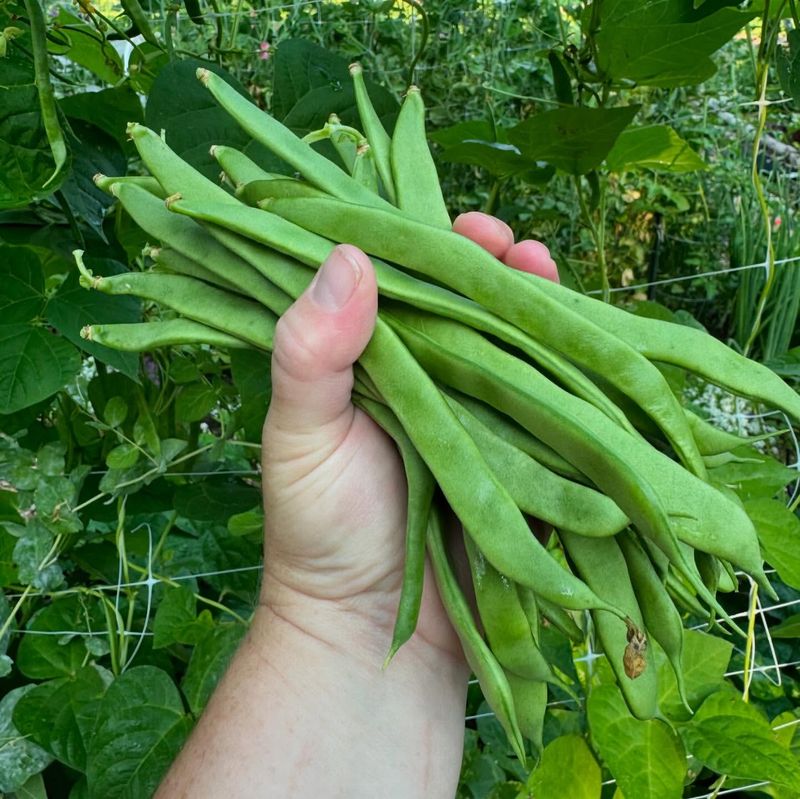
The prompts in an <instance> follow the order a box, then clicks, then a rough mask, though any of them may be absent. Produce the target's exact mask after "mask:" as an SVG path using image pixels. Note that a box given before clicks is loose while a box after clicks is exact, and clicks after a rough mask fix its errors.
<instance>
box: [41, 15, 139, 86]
mask: <svg viewBox="0 0 800 799" xmlns="http://www.w3.org/2000/svg"><path fill="white" fill-rule="evenodd" d="M56 8H57V10H58V16H57V17H56V23H55V27H54V28H53V29H52V30H51V34H50V37H49V39H48V50H49V51H50V52H51V53H53V54H54V55H65V56H67V57H68V58H69V60H70V61H74V62H75V63H76V64H80V65H81V66H82V67H85V68H86V69H88V70H89V71H90V72H93V73H94V74H95V75H97V77H98V78H100V80H101V81H103V83H112V84H114V83H118V82H119V81H121V80H122V79H123V78H124V77H125V70H124V69H123V66H122V59H121V58H120V56H119V53H118V52H117V51H116V50H115V49H114V48H113V47H112V46H111V43H110V42H109V41H108V39H106V38H105V37H104V36H103V35H102V34H101V33H99V32H98V30H97V28H95V27H94V25H89V24H88V23H87V22H85V21H84V20H82V19H81V18H80V17H79V16H77V15H76V14H74V13H73V12H72V11H70V10H68V9H66V8H64V7H63V6H56Z"/></svg>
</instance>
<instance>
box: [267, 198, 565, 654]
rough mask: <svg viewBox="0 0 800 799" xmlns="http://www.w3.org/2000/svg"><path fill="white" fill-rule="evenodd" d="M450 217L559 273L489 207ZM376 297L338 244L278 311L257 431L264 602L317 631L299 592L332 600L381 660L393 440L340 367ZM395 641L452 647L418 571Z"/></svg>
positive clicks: (364, 272) (399, 521)
mask: <svg viewBox="0 0 800 799" xmlns="http://www.w3.org/2000/svg"><path fill="white" fill-rule="evenodd" d="M453 229H454V230H455V231H456V232H457V233H460V234H461V235H464V236H467V237H468V238H471V239H472V240H473V241H475V242H477V243H478V244H480V245H481V246H483V247H484V248H485V249H486V250H488V251H489V252H490V253H492V254H493V255H494V256H495V257H497V258H499V259H500V260H502V261H503V262H504V263H506V264H507V265H508V266H511V267H513V268H517V269H521V270H523V271H528V272H535V273H537V274H540V275H542V276H543V277H548V278H550V279H554V280H557V279H558V275H557V270H556V266H555V263H554V262H553V261H552V259H551V258H550V253H549V252H548V250H547V248H546V247H545V246H544V245H543V244H541V243H540V242H537V241H521V242H519V243H516V244H515V243H514V239H513V234H512V232H511V229H510V228H509V227H508V225H506V224H505V223H503V222H500V221H499V220H497V219H494V218H493V217H490V216H487V215H485V214H481V213H477V212H473V213H467V214H463V215H462V216H460V217H458V219H456V221H455V223H454V225H453ZM376 309H377V297H376V284H375V274H374V271H373V269H372V266H371V264H370V262H369V259H368V258H366V257H365V256H364V254H363V253H361V252H360V251H359V250H357V249H356V248H354V247H350V246H347V245H342V246H340V247H337V248H336V250H335V251H334V252H333V254H332V255H331V257H330V258H329V259H328V261H327V262H326V264H325V265H324V267H323V268H322V269H321V270H320V272H319V273H318V275H317V277H316V278H315V280H314V281H313V283H312V285H311V286H310V288H309V289H308V291H307V292H306V293H305V294H304V295H303V296H302V297H300V299H298V301H297V302H296V303H295V304H294V305H293V306H292V307H291V308H290V309H289V310H288V311H287V312H286V314H284V316H283V317H282V318H281V320H280V322H279V325H278V330H277V332H276V336H275V352H274V356H273V372H272V381H273V395H272V404H271V405H270V410H269V414H268V415H267V420H266V424H265V426H264V440H263V453H264V454H263V483H264V502H265V508H266V545H265V577H264V592H263V602H264V603H265V604H266V605H267V606H268V607H270V608H271V609H272V610H273V611H274V612H276V613H278V614H279V615H282V616H287V617H289V620H290V621H291V623H292V624H294V625H296V626H297V627H300V628H303V629H306V631H307V632H309V633H310V634H312V635H314V636H318V637H319V636H321V637H323V638H325V637H326V635H327V633H326V630H325V629H319V628H318V626H317V625H316V622H315V619H316V618H317V616H316V615H315V614H313V613H308V606H307V604H306V601H305V600H309V599H310V600H321V601H323V602H325V603H327V604H329V605H330V606H331V607H336V608H337V609H338V610H339V611H341V612H343V613H344V614H345V615H347V616H348V617H350V618H351V619H354V620H357V622H358V625H359V626H360V628H361V629H362V630H363V631H364V632H365V633H366V634H367V645H368V647H369V651H368V653H366V654H367V656H368V657H371V658H376V660H375V662H381V661H382V658H383V656H384V655H385V653H386V651H387V650H388V646H389V642H390V640H391V632H392V626H393V623H394V614H395V612H396V608H397V600H398V596H399V591H400V585H401V581H402V568H403V546H404V534H405V510H406V486H405V478H404V473H403V465H402V462H401V460H400V458H399V456H398V454H397V452H396V450H395V447H394V444H393V442H392V441H391V439H390V438H389V437H388V436H387V435H386V434H384V433H383V431H382V430H381V429H380V428H379V427H378V426H377V425H376V424H375V423H374V422H373V421H372V420H371V419H370V418H369V417H368V416H367V415H366V414H365V413H363V412H362V411H361V410H359V409H357V408H354V407H353V405H352V404H351V402H350V394H351V391H352V387H353V373H352V368H351V367H352V364H353V363H354V362H355V361H356V360H357V359H358V357H359V355H360V354H361V352H362V351H363V349H364V347H365V346H366V345H367V342H368V341H369V338H370V336H371V334H372V329H373V326H374V323H375V314H376ZM336 634H337V633H336V632H335V631H334V635H336ZM331 643H334V642H331ZM406 648H408V649H409V650H419V649H420V648H429V649H431V650H435V651H436V652H438V654H439V655H442V656H445V657H449V658H455V659H459V658H460V657H461V649H460V645H459V643H458V640H457V639H456V637H455V634H454V633H453V631H452V628H451V627H450V624H449V622H448V620H447V618H446V616H445V614H444V610H443V608H442V606H441V603H440V602H439V599H438V595H437V593H436V591H435V588H434V586H433V580H432V579H431V575H429V574H426V580H425V590H424V594H423V602H422V608H421V612H420V617H419V623H418V628H417V633H416V635H415V636H414V638H412V639H411V641H410V642H409V643H408V644H406V646H405V647H404V648H403V649H401V650H400V653H399V654H398V655H397V657H398V658H399V657H401V656H402V655H403V651H404V649H406ZM408 654H409V653H408V652H406V655H408Z"/></svg>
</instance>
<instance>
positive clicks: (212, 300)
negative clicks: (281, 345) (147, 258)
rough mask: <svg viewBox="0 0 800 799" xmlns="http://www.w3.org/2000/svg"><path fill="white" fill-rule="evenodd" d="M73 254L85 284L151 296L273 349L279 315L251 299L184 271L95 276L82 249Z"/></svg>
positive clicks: (122, 292) (218, 327) (255, 344)
mask: <svg viewBox="0 0 800 799" xmlns="http://www.w3.org/2000/svg"><path fill="white" fill-rule="evenodd" d="M73 254H74V255H75V260H76V262H77V264H78V269H79V270H80V273H81V277H80V283H81V285H82V286H83V287H84V288H91V289H96V290H98V291H102V292H103V293H105V294H132V295H134V296H136V297H141V298H142V299H146V300H152V301H154V302H158V303H160V304H161V305H164V306H166V307H167V308H172V309H173V310H175V311H177V312H178V313H180V314H182V315H183V316H185V317H187V318H188V319H193V320H194V321H195V322H200V323H202V324H205V325H208V326H209V327H214V328H216V329H217V330H220V331H222V332H223V333H228V334H230V335H232V336H234V337H236V338H238V339H241V340H242V341H245V342H247V343H248V344H251V345H253V346H256V347H259V348H260V349H265V350H272V341H273V336H274V333H275V324H276V322H277V318H276V317H275V315H274V314H272V313H270V312H269V311H268V310H266V309H265V308H262V307H261V306H260V305H257V304H256V303H254V302H251V301H250V300H246V299H244V298H243V297H240V296H238V295H236V294H230V293H229V292H227V291H223V290H222V289H218V288H215V287H214V286H209V285H208V284H207V283H203V282H201V281H199V280H194V279H193V278H190V277H185V276H183V275H160V274H157V273H154V272H125V273H124V274H121V275H112V276H111V277H95V276H94V275H93V274H92V273H91V272H90V271H89V270H88V269H87V268H86V267H85V266H84V264H83V261H82V258H81V256H82V252H81V250H75V252H74V253H73Z"/></svg>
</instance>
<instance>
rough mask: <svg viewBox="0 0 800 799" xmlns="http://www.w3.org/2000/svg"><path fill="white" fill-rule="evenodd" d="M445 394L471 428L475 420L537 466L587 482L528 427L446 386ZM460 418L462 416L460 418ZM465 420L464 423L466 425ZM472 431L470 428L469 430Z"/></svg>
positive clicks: (571, 478) (573, 479) (443, 390)
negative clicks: (522, 453)
mask: <svg viewBox="0 0 800 799" xmlns="http://www.w3.org/2000/svg"><path fill="white" fill-rule="evenodd" d="M441 388H442V392H443V393H444V395H445V399H446V400H447V402H448V404H449V405H452V404H453V402H455V403H456V404H457V405H458V406H460V407H461V408H463V409H464V410H465V411H467V412H468V413H469V416H465V417H464V418H465V419H466V420H467V422H466V424H467V425H469V419H470V418H471V417H475V418H476V419H477V420H478V421H479V422H480V423H481V424H482V425H483V426H484V427H488V428H489V429H490V430H493V431H494V432H495V434H496V435H499V436H500V437H501V438H502V439H503V440H504V441H505V442H507V443H508V444H510V445H511V446H513V447H514V448H515V449H518V450H519V451H520V452H524V453H525V454H526V455H529V456H530V457H531V458H533V459H534V460H535V461H536V462H537V463H541V464H542V465H543V466H546V467H547V468H548V469H550V470H551V471H553V472H555V473H556V474H560V475H561V476H562V477H568V478H569V479H570V480H572V481H578V482H581V481H582V482H587V478H586V475H584V474H583V473H582V472H580V471H579V470H578V469H576V468H575V467H574V466H573V465H572V464H571V463H569V462H568V461H566V460H564V458H562V457H561V455H559V454H558V453H557V452H556V451H555V450H554V449H552V448H551V447H548V446H547V444H545V443H543V442H542V441H540V440H539V439H538V438H536V437H535V436H533V435H531V434H530V433H529V432H528V431H527V430H526V429H525V428H524V427H521V426H520V425H518V424H517V423H516V422H515V421H514V420H513V419H511V418H510V417H508V416H506V415H505V414H503V413H500V412H499V411H498V410H497V409H496V408H493V407H492V406H491V405H487V404H486V403H484V402H481V401H480V400H476V399H475V398H474V397H470V396H469V395H468V394H463V393H462V392H460V391H456V390H455V389H454V388H451V387H450V386H443V387H441ZM459 418H460V415H459ZM463 423H464V420H463V419H462V424H463ZM468 429H469V428H468Z"/></svg>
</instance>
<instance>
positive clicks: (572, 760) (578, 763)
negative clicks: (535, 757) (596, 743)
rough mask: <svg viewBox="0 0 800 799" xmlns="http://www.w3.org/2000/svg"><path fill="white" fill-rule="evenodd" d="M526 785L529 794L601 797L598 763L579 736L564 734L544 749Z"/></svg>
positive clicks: (579, 797)
mask: <svg viewBox="0 0 800 799" xmlns="http://www.w3.org/2000/svg"><path fill="white" fill-rule="evenodd" d="M527 788H528V792H529V794H530V795H532V796H542V797H545V796H569V797H570V799H600V794H601V792H602V786H601V773H600V766H598V765H597V761H596V760H595V759H594V755H593V754H592V752H591V750H590V749H589V747H588V746H587V745H586V741H585V739H584V738H583V737H582V736H580V735H563V736H561V737H560V738H556V739H555V740H554V741H551V742H550V743H549V744H548V745H547V746H546V747H545V748H544V751H543V752H542V759H541V761H540V762H539V765H538V767H537V768H536V770H535V771H534V772H533V773H532V774H531V776H530V777H529V778H528V783H527Z"/></svg>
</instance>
